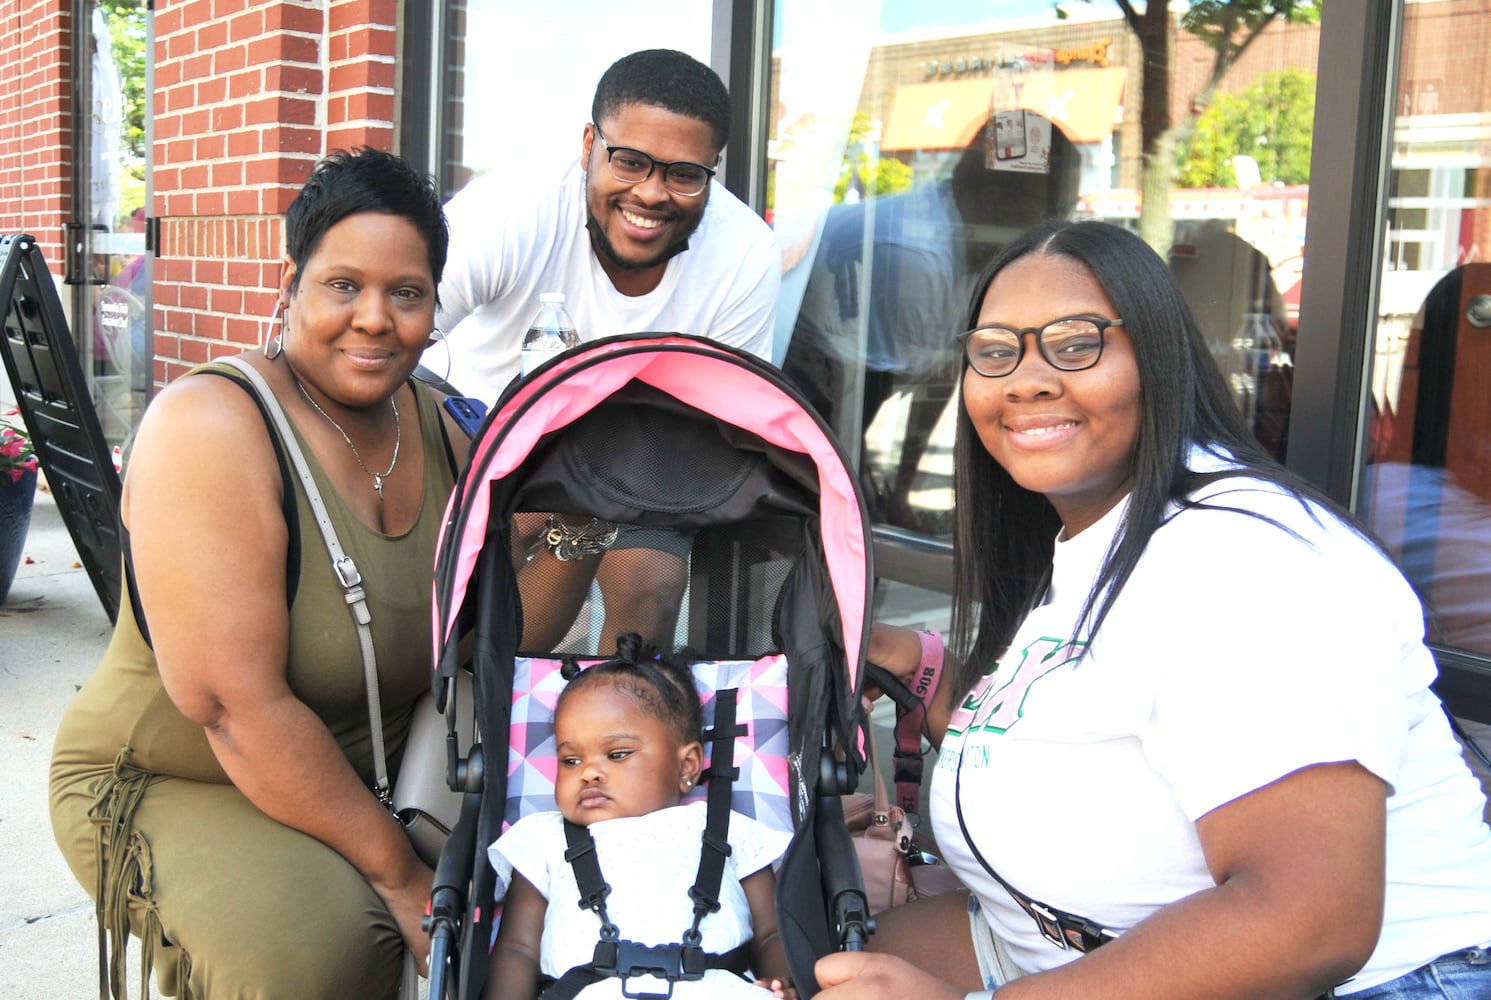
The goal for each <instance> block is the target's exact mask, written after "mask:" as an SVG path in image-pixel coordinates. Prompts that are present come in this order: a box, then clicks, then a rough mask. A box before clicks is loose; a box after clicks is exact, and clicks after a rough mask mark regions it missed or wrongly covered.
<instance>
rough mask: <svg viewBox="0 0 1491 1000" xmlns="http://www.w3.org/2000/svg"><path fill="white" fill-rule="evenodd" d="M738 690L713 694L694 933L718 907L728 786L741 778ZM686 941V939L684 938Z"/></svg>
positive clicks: (693, 894)
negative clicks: (737, 743) (737, 762)
mask: <svg viewBox="0 0 1491 1000" xmlns="http://www.w3.org/2000/svg"><path fill="white" fill-rule="evenodd" d="M738 697H739V689H738V688H721V689H720V690H718V691H716V692H715V693H714V724H713V725H712V726H710V727H709V729H708V730H707V731H706V733H705V735H707V736H708V737H709V743H710V750H709V770H707V771H705V772H704V774H703V775H702V776H701V778H702V780H707V781H708V782H709V789H708V793H707V796H706V798H705V803H706V807H705V808H706V812H705V820H704V848H703V850H702V851H700V853H699V874H698V876H697V877H696V878H695V879H694V887H693V888H692V889H690V890H689V898H690V899H692V900H693V901H694V928H693V931H694V933H697V932H698V930H699V923H700V921H702V920H703V919H704V917H705V915H706V914H709V913H713V912H714V911H716V910H718V909H719V908H720V880H721V879H722V878H724V875H725V859H726V858H728V857H729V856H730V840H729V836H730V786H731V785H732V784H733V783H734V781H735V779H736V778H738V777H740V769H739V768H737V767H736V766H735V738H736V737H737V736H743V735H745V732H746V727H745V726H744V725H737V724H736V722H735V706H736V701H737V699H738ZM685 940H687V938H685Z"/></svg>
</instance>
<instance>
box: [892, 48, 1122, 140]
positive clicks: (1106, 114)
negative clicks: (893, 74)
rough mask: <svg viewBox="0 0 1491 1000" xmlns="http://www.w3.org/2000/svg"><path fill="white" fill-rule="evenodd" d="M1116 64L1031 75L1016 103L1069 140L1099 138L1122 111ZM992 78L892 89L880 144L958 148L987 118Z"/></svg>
mask: <svg viewBox="0 0 1491 1000" xmlns="http://www.w3.org/2000/svg"><path fill="white" fill-rule="evenodd" d="M1123 84H1124V70H1123V68H1122V67H1118V66H1109V67H1106V68H1102V69H1100V68H1097V67H1092V68H1079V69H1064V70H1057V71H1054V72H1052V73H1049V74H1033V75H1032V76H1030V77H1029V78H1027V79H1026V80H1025V82H1024V85H1023V86H1022V87H1021V94H1020V106H1021V107H1023V108H1025V110H1027V111H1034V112H1037V113H1038V114H1042V115H1045V116H1046V117H1047V118H1049V119H1051V120H1052V121H1054V122H1057V123H1058V124H1060V125H1061V130H1062V131H1063V132H1065V133H1066V136H1067V138H1068V139H1071V140H1072V141H1073V142H1079V143H1080V142H1101V141H1103V140H1105V139H1107V138H1108V136H1109V135H1111V134H1112V133H1113V127H1114V125H1116V124H1117V123H1118V122H1119V121H1120V120H1121V119H1122V116H1123ZM993 95H994V80H993V79H992V78H988V77H985V78H983V79H978V80H945V81H939V82H936V83H908V84H902V85H901V86H899V87H897V88H896V92H895V96H894V97H893V98H892V99H891V108H890V117H889V120H888V121H887V122H886V125H885V136H884V138H883V139H882V140H881V143H880V148H881V149H884V150H887V151H895V150H904V149H963V148H964V147H966V146H967V145H968V144H969V143H971V142H972V141H973V137H974V136H975V135H976V134H977V133H978V130H979V128H980V127H981V126H982V125H983V124H984V122H985V121H987V120H988V117H989V101H990V99H991V98H992V97H993Z"/></svg>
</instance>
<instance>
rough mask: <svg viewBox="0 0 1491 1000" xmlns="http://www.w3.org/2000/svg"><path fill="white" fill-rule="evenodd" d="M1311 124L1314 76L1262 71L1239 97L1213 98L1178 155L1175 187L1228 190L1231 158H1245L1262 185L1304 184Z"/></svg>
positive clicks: (1293, 71) (1232, 180)
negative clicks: (1252, 162) (1254, 167)
mask: <svg viewBox="0 0 1491 1000" xmlns="http://www.w3.org/2000/svg"><path fill="white" fill-rule="evenodd" d="M1314 124H1315V74H1313V73H1310V72H1308V71H1306V70H1303V69H1297V68H1291V69H1282V70H1275V71H1273V72H1271V73H1264V74H1263V75H1261V76H1260V77H1258V79H1257V80H1254V81H1253V83H1251V84H1249V86H1248V87H1247V89H1246V90H1244V91H1243V92H1242V93H1240V94H1219V95H1218V96H1217V98H1216V99H1215V100H1214V101H1213V102H1212V104H1211V107H1209V108H1207V109H1206V111H1204V112H1203V113H1202V114H1201V116H1200V117H1199V118H1198V119H1197V120H1196V125H1195V127H1194V128H1193V129H1192V131H1191V134H1190V137H1189V139H1188V140H1187V142H1186V144H1185V145H1184V146H1183V147H1182V148H1181V151H1180V162H1179V166H1178V170H1177V175H1176V179H1177V180H1178V181H1179V183H1180V185H1181V187H1234V186H1236V185H1237V175H1236V173H1235V172H1234V171H1233V167H1232V158H1233V157H1234V156H1251V157H1252V158H1253V159H1254V160H1255V161H1256V162H1257V163H1258V174H1259V177H1260V179H1261V180H1262V181H1263V182H1264V183H1273V182H1275V181H1277V182H1279V183H1283V184H1307V183H1309V180H1310V144H1311V140H1312V138H1313V129H1314Z"/></svg>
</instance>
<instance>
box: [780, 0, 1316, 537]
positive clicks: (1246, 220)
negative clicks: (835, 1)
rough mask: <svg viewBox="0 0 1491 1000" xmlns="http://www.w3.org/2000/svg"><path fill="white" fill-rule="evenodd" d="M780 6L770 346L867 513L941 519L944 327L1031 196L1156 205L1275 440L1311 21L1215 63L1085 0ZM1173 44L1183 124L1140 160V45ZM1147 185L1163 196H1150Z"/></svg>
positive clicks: (1304, 158)
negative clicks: (935, 19) (835, 438)
mask: <svg viewBox="0 0 1491 1000" xmlns="http://www.w3.org/2000/svg"><path fill="white" fill-rule="evenodd" d="M827 6H833V5H832V4H829V5H827ZM778 7H779V9H780V10H781V11H782V13H781V15H780V16H779V21H778V24H777V36H776V50H775V64H774V68H773V79H772V102H771V105H770V106H771V107H773V108H774V111H775V115H774V120H773V132H772V138H771V151H770V154H769V155H770V158H771V159H770V163H769V166H770V168H771V171H772V172H771V175H770V176H771V182H770V185H769V192H770V193H769V195H768V198H769V202H770V204H771V210H772V216H773V222H774V224H775V225H776V227H777V230H778V233H779V238H780V239H781V242H782V245H783V250H784V259H785V260H786V262H787V266H788V271H787V273H786V274H785V275H784V279H783V289H784V295H783V298H782V302H781V307H780V310H779V316H778V352H777V358H778V360H779V361H780V363H781V364H782V365H783V367H784V369H785V370H786V371H787V373H788V374H789V375H790V376H791V377H792V378H793V379H794V380H795V381H796V382H797V383H798V384H799V386H800V387H801V388H802V389H803V391H804V392H805V394H806V395H808V397H809V398H810V399H811V400H812V402H813V404H814V405H815V406H816V407H817V408H818V409H819V410H820V411H821V412H822V413H823V415H824V416H825V418H826V419H827V420H828V422H829V423H830V425H831V426H832V427H833V428H834V430H835V432H836V433H837V434H838V435H839V437H840V440H841V442H842V443H843V444H844V446H845V449H846V451H848V452H849V453H850V455H851V456H857V457H858V460H859V470H860V475H861V481H862V483H863V485H864V488H865V493H866V496H867V499H868V501H869V504H870V508H871V514H872V516H873V518H874V519H875V520H876V521H877V522H878V523H881V524H886V525H890V526H893V527H897V528H903V529H908V530H910V531H913V532H916V533H919V534H924V535H931V536H934V537H937V536H946V534H947V532H948V530H949V527H950V514H951V509H952V502H953V498H952V492H951V475H952V439H953V420H952V415H953V411H954V405H955V391H956V376H957V372H958V363H957V353H956V350H955V348H954V345H953V343H952V340H951V338H952V336H953V335H954V334H956V333H957V332H959V331H960V330H961V329H962V328H963V327H964V326H965V325H966V322H967V316H966V311H967V309H968V294H969V291H970V289H971V284H972V278H973V277H974V276H976V275H977V273H978V272H979V270H980V269H981V268H982V267H983V266H984V264H986V263H987V262H988V260H989V259H990V257H991V256H992V255H993V254H994V252H995V251H996V250H997V249H998V248H999V247H1000V246H1002V245H1004V244H1005V243H1007V242H1008V240H1009V239H1010V238H1011V237H1012V236H1013V235H1015V234H1016V233H1018V232H1019V231H1020V230H1021V229H1023V228H1025V227H1027V226H1029V225H1031V224H1033V223H1035V222H1037V221H1040V220H1041V219H1044V218H1063V217H1081V218H1098V219H1104V220H1106V221H1111V222H1117V223H1119V224H1122V225H1127V226H1130V227H1132V228H1135V229H1143V228H1144V227H1145V226H1147V225H1153V224H1154V219H1155V217H1156V216H1158V219H1159V223H1158V227H1159V231H1160V232H1162V233H1168V238H1163V239H1156V240H1154V241H1153V242H1156V243H1157V244H1158V243H1163V244H1164V245H1163V246H1160V247H1159V249H1160V250H1161V252H1163V253H1168V254H1169V255H1170V259H1171V261H1172V265H1173V267H1174V269H1175V272H1176V274H1177V276H1178V277H1179V278H1180V281H1181V284H1182V287H1183V288H1184V290H1185V293H1186V296H1187V299H1188V300H1189V301H1190V302H1191V305H1192V307H1193V309H1194V310H1195V312H1196V313H1197V315H1198V320H1199V322H1200V324H1201V327H1202V330H1203V332H1204V333H1205V334H1206V336H1207V338H1208V340H1209V341H1210V342H1211V343H1212V344H1213V346H1214V350H1215V354H1216V357H1217V359H1218V361H1219V362H1220V363H1221V364H1222V366H1223V370H1224V371H1225V372H1226V373H1227V375H1228V379H1229V384H1230V385H1231V386H1232V388H1233V395H1234V398H1235V400H1236V402H1237V405H1238V407H1239V409H1240V411H1241V412H1242V413H1243V414H1244V416H1245V417H1246V418H1247V419H1248V420H1249V421H1250V422H1251V425H1252V426H1253V428H1254V431H1255V433H1256V434H1257V436H1258V437H1259V440H1260V441H1261V442H1262V443H1263V445H1264V446H1265V447H1266V448H1267V449H1268V450H1269V451H1270V452H1272V453H1273V454H1275V455H1277V456H1278V457H1280V458H1281V459H1282V458H1284V457H1286V455H1287V445H1288V430H1289V411H1290V405H1291V398H1292V389H1293V357H1294V346H1295V340H1296V327H1297V322H1298V319H1297V317H1298V303H1299V283H1300V279H1301V276H1302V273H1303V262H1304V229H1305V218H1306V212H1307V207H1308V188H1307V186H1306V184H1307V179H1308V176H1309V163H1310V137H1311V123H1312V121H1313V98H1314V80H1315V77H1314V74H1315V64H1316V56H1317V53H1318V50H1319V38H1320V32H1319V25H1318V23H1288V24H1286V23H1284V22H1283V21H1282V20H1279V21H1275V22H1270V23H1267V24H1266V25H1264V26H1263V28H1262V32H1261V34H1260V35H1259V36H1258V37H1257V38H1256V39H1249V40H1248V42H1247V44H1246V45H1244V44H1243V43H1242V42H1243V39H1242V35H1241V34H1238V35H1237V36H1235V37H1233V39H1232V46H1231V48H1229V49H1228V53H1229V54H1228V58H1227V59H1225V60H1223V59H1221V57H1220V56H1219V54H1218V48H1217V44H1216V37H1214V36H1213V35H1207V36H1206V37H1203V36H1202V35H1201V34H1193V33H1191V32H1190V31H1189V30H1187V28H1186V27H1185V24H1184V22H1183V21H1181V20H1174V21H1171V22H1169V24H1168V27H1167V28H1165V29H1164V30H1167V31H1168V32H1169V33H1170V34H1169V35H1168V36H1167V37H1165V38H1155V37H1148V36H1146V40H1145V41H1143V42H1141V40H1140V38H1139V30H1138V29H1137V28H1135V27H1132V26H1131V25H1130V23H1129V22H1128V21H1127V20H1126V19H1125V18H1124V17H1123V16H1122V14H1121V13H1120V12H1119V11H1118V10H1117V9H1116V8H1112V7H1110V8H1105V7H1102V6H1101V5H1096V4H1094V5H1091V7H1090V8H1089V7H1087V6H1086V5H1083V6H1082V7H1080V8H1079V7H1076V6H1073V5H1068V8H1067V13H1068V14H1069V15H1070V16H1068V17H1067V18H1066V19H1065V20H1058V19H1057V18H1056V17H1055V16H1054V15H1053V14H1052V12H1051V5H1049V4H1045V3H1029V2H1025V0H1020V2H1018V3H1011V4H1001V5H990V4H978V3H969V4H967V5H966V7H965V13H966V20H967V22H968V24H967V26H966V27H964V28H962V29H958V28H949V27H945V26H938V27H935V28H934V27H933V26H930V25H926V26H922V25H920V24H919V22H918V20H917V10H918V5H916V4H914V3H912V2H911V0H886V2H884V3H881V4H876V5H870V6H869V7H868V8H861V7H855V8H854V12H853V13H849V12H848V10H847V7H846V8H845V9H844V10H841V13H842V14H843V15H844V16H843V17H842V18H841V19H840V20H839V21H838V22H836V23H835V24H834V25H832V26H825V25H824V24H823V23H821V19H819V16H818V15H819V14H821V11H822V10H823V8H824V5H820V4H814V5H808V4H805V3H802V2H794V0H784V2H783V3H782V4H779V5H778ZM809 8H811V11H812V12H810V10H809ZM1312 10H1313V8H1312ZM1301 17H1302V18H1303V20H1304V21H1306V22H1307V21H1309V18H1308V17H1304V15H1301ZM871 26H873V27H877V28H878V29H879V33H875V32H872V31H870V30H869V28H870V27H871ZM1144 30H1145V31H1148V32H1150V34H1151V35H1152V34H1153V31H1154V28H1153V26H1152V25H1149V24H1146V26H1145V29H1144ZM1249 30H1251V29H1249ZM829 32H831V36H832V37H833V39H834V44H833V45H832V46H825V45H823V39H824V37H828V33H829ZM1167 46H1168V49H1167V51H1171V52H1172V54H1173V59H1172V61H1171V67H1172V68H1171V74H1170V80H1169V83H1170V84H1171V86H1170V92H1171V94H1172V98H1171V101H1170V105H1169V107H1168V109H1163V108H1162V110H1168V119H1167V120H1168V121H1169V122H1170V123H1171V126H1172V127H1171V128H1170V129H1168V130H1167V131H1166V132H1165V135H1166V141H1167V142H1170V143H1173V145H1172V146H1170V147H1167V148H1168V149H1169V153H1168V154H1161V153H1155V152H1153V151H1150V154H1149V155H1148V156H1146V150H1145V149H1144V142H1145V140H1146V138H1152V137H1153V134H1154V129H1153V128H1152V127H1151V128H1146V127H1145V114H1144V112H1145V110H1146V105H1145V102H1144V100H1143V80H1144V77H1145V73H1144V72H1143V70H1144V59H1145V56H1144V53H1145V52H1146V51H1158V50H1161V49H1166V47H1167ZM1222 47H1223V48H1226V46H1222ZM1214 71H1215V75H1213V74H1214ZM1151 103H1153V102H1151ZM1160 103H1161V105H1162V106H1163V102H1160ZM1149 110H1150V111H1151V112H1153V111H1155V108H1153V107H1151V108H1150V109H1149ZM1172 163H1173V168H1172V167H1171V166H1170V165H1171V164H1172ZM1011 168H1013V169H1011ZM1157 170H1158V171H1159V172H1160V174H1161V176H1158V177H1156V176H1154V174H1155V171H1157ZM1167 170H1168V171H1169V172H1168V174H1166V173H1165V171H1167ZM1141 191H1144V192H1150V193H1151V197H1155V196H1158V195H1163V196H1164V197H1166V198H1168V203H1167V204H1166V206H1165V209H1166V210H1165V211H1162V212H1159V213H1155V212H1149V213H1145V212H1144V211H1143V198H1142V195H1141Z"/></svg>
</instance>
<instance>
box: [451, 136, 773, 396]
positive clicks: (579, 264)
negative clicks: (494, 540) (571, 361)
mask: <svg viewBox="0 0 1491 1000" xmlns="http://www.w3.org/2000/svg"><path fill="white" fill-rule="evenodd" d="M445 214H446V217H447V219H448V220H449V222H450V254H449V259H448V261H447V263H446V266H445V273H444V276H443V278H442V279H441V282H440V309H439V310H438V312H437V313H436V316H435V326H436V327H437V328H438V329H440V330H443V331H445V333H446V334H447V340H448V341H449V348H450V352H451V355H450V378H449V381H450V382H451V384H453V385H454V386H456V388H458V389H460V390H461V392H462V393H464V394H465V395H468V396H475V397H477V398H479V399H482V400H484V401H486V403H487V404H488V405H490V404H492V403H493V402H494V401H495V400H496V399H497V397H498V396H499V395H500V394H501V393H502V390H503V389H504V388H506V387H507V384H508V383H509V382H510V381H511V380H512V378H513V376H515V375H516V374H517V373H518V352H519V348H520V347H521V346H522V340H523V334H524V333H525V332H526V331H527V329H528V324H529V323H530V321H532V319H533V317H534V315H535V314H536V313H537V312H538V307H539V301H538V299H539V296H540V295H541V294H543V293H544V292H563V293H564V295H565V304H564V305H565V309H566V311H568V312H569V314H570V317H571V318H572V319H573V320H574V321H575V329H576V331H577V332H578V334H579V336H580V339H581V340H582V341H586V340H596V339H598V338H601V337H606V336H610V335H612V334H618V333H643V332H655V333H691V334H695V335H697V336H703V337H709V338H711V339H713V340H717V341H719V342H720V343H724V344H730V345H732V346H734V347H739V348H741V349H742V350H745V351H749V352H750V353H752V354H755V355H756V356H758V357H762V358H770V356H771V338H772V327H773V325H774V323H775V315H776V304H777V292H778V289H779V287H780V286H781V280H782V255H781V251H780V250H779V249H778V248H777V242H776V237H775V236H774V235H773V233H772V231H771V228H770V227H769V226H767V224H766V223H765V222H764V221H763V220H762V219H761V217H760V216H758V215H757V214H756V213H755V212H752V211H751V210H750V209H749V208H748V207H747V206H746V205H745V204H744V203H742V202H741V201H740V200H739V199H738V198H736V197H735V196H734V195H733V194H731V193H730V192H729V191H728V190H726V188H725V187H724V186H723V185H721V184H718V183H711V184H710V189H709V202H708V204H707V205H706V206H705V209H704V217H703V219H701V220H700V222H699V228H698V229H696V230H694V233H693V235H691V236H690V237H689V246H688V249H687V250H685V251H683V252H682V253H680V254H678V255H677V256H675V257H673V258H672V259H671V260H669V261H668V263H667V269H666V271H665V272H664V274H663V279H662V282H661V283H660V284H659V285H658V287H657V288H655V289H653V290H652V291H651V292H648V293H647V294H646V295H638V296H629V295H623V294H621V293H620V292H618V291H617V290H616V286H614V285H613V284H612V283H611V279H610V278H609V277H608V276H607V275H606V272H605V271H604V270H602V269H601V265H600V261H599V260H597V259H596V255H595V251H594V250H593V249H592V247H591V244H590V234H589V232H588V231H587V230H586V228H585V218H586V216H585V174H584V171H582V170H581V169H580V164H579V161H578V160H577V161H575V163H573V164H572V165H571V166H570V168H569V169H568V171H566V172H565V174H564V176H563V177H562V178H560V180H559V181H558V183H551V184H544V183H543V182H542V181H535V180H534V179H533V178H531V177H529V178H521V177H519V178H505V177H502V176H498V175H496V174H485V175H482V176H480V177H478V178H476V179H475V180H473V181H471V182H470V183H469V184H467V185H466V187H464V188H463V189H462V190H461V191H460V192H459V193H457V194H456V196H455V197H454V198H452V199H451V200H450V202H449V203H448V204H447V205H446V207H445ZM444 350H445V348H443V347H440V346H436V347H434V348H432V349H431V350H430V351H429V352H428V360H427V362H426V366H427V367H429V368H430V369H431V370H432V371H434V372H435V374H437V375H439V374H441V373H442V372H443V370H444V365H445V360H444V358H443V354H444Z"/></svg>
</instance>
